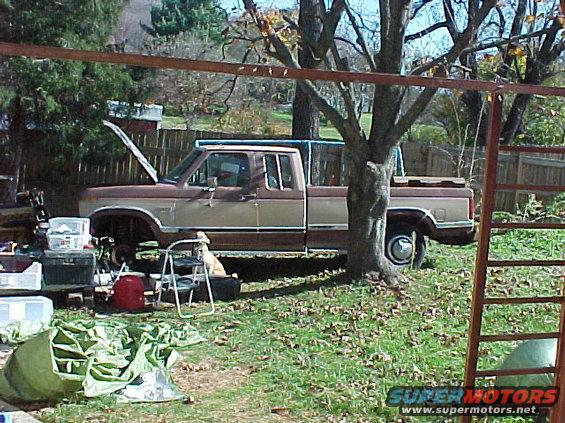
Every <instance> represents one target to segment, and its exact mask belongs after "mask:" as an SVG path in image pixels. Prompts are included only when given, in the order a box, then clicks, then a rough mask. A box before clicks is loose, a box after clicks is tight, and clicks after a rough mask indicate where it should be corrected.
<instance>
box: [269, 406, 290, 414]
mask: <svg viewBox="0 0 565 423" xmlns="http://www.w3.org/2000/svg"><path fill="white" fill-rule="evenodd" d="M271 413H273V414H284V413H288V407H284V406H274V407H271Z"/></svg>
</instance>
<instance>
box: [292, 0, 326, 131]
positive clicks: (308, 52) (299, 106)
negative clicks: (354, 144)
mask: <svg viewBox="0 0 565 423" xmlns="http://www.w3.org/2000/svg"><path fill="white" fill-rule="evenodd" d="M298 25H299V27H300V31H301V32H302V33H303V34H304V36H305V37H307V38H308V39H310V40H318V38H319V37H320V33H321V31H322V19H321V17H320V5H319V0H300V13H299V17H298ZM298 63H299V64H300V67H302V68H306V69H309V68H314V67H315V66H316V57H315V55H314V52H313V51H312V49H311V48H310V45H309V44H308V43H307V42H306V41H305V40H301V41H300V50H299V51H298ZM292 137H293V138H295V139H315V138H319V137H320V113H319V111H318V109H317V108H316V107H315V106H314V104H313V102H312V99H311V98H310V96H309V95H308V94H307V93H306V92H305V91H304V90H303V89H302V88H301V87H300V85H299V84H298V83H297V84H296V92H295V94H294V101H293V103H292Z"/></svg>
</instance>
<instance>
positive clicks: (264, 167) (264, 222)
mask: <svg viewBox="0 0 565 423" xmlns="http://www.w3.org/2000/svg"><path fill="white" fill-rule="evenodd" d="M255 160H256V167H257V169H258V175H261V176H262V178H260V181H259V187H258V190H257V197H258V198H257V202H258V205H259V210H258V211H259V216H258V224H259V228H258V229H259V231H258V241H259V243H260V244H261V249H262V250H266V251H299V252H302V251H304V248H305V234H306V190H305V183H304V173H303V170H302V162H301V160H300V157H299V154H298V153H297V152H296V153H292V152H280V153H279V152H273V153H270V152H265V153H262V152H258V153H256V154H255Z"/></svg>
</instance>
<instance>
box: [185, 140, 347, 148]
mask: <svg viewBox="0 0 565 423" xmlns="http://www.w3.org/2000/svg"><path fill="white" fill-rule="evenodd" d="M234 144H236V145H254V146H259V145H278V146H288V147H294V146H298V147H300V146H308V145H315V144H322V145H326V146H327V145H334V146H344V145H345V143H344V142H343V141H337V140H291V139H254V140H243V139H202V140H196V141H195V143H194V145H195V147H201V146H203V145H234Z"/></svg>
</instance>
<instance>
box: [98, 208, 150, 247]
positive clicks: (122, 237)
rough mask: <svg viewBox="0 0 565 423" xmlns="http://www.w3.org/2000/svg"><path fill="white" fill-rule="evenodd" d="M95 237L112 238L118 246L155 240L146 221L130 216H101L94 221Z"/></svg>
mask: <svg viewBox="0 0 565 423" xmlns="http://www.w3.org/2000/svg"><path fill="white" fill-rule="evenodd" d="M92 232H93V235H94V236H97V237H102V236H111V237H112V238H114V239H115V241H116V243H118V244H129V245H133V244H139V243H141V242H146V241H153V240H155V233H154V232H153V230H152V229H151V225H150V224H149V223H148V222H147V221H145V220H144V219H142V218H140V217H136V216H128V215H117V216H116V215H114V216H112V215H110V216H99V217H95V218H93V219H92Z"/></svg>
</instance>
